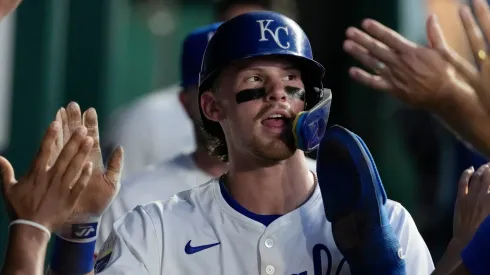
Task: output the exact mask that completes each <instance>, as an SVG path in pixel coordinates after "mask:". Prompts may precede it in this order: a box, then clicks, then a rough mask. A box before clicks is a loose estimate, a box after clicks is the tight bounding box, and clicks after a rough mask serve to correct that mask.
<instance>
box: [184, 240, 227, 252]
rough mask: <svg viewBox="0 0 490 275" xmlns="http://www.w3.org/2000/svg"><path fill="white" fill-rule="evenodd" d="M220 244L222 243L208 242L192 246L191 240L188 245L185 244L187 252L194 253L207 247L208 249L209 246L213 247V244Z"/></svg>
mask: <svg viewBox="0 0 490 275" xmlns="http://www.w3.org/2000/svg"><path fill="white" fill-rule="evenodd" d="M218 244H220V243H212V244H206V245H201V246H191V241H189V242H188V243H187V244H186V245H185V249H184V250H185V253H186V254H189V255H190V254H194V253H197V252H200V251H203V250H205V249H208V248H211V247H213V246H217V245H218Z"/></svg>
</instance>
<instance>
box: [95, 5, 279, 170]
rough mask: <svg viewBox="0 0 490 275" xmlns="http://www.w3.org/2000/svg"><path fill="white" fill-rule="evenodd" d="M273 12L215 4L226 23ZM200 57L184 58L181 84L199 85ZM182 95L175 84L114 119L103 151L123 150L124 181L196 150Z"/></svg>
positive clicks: (138, 101)
mask: <svg viewBox="0 0 490 275" xmlns="http://www.w3.org/2000/svg"><path fill="white" fill-rule="evenodd" d="M270 8H271V4H270V3H269V1H267V0H221V1H219V2H218V3H216V10H215V13H216V15H215V16H216V18H217V19H219V20H218V21H226V20H228V19H230V18H233V17H234V16H236V15H239V14H242V13H245V12H249V11H253V10H268V9H270ZM189 54H191V52H189ZM197 56H198V54H196V55H195V56H192V57H191V56H187V57H186V56H183V60H182V61H183V62H185V63H186V64H183V66H182V67H181V78H182V81H183V83H182V84H186V82H189V83H193V82H196V83H197V81H198V74H199V71H200V69H201V60H199V59H198V57H197ZM181 92H182V87H181V85H179V84H175V85H172V86H170V87H167V88H164V89H162V90H159V91H155V92H152V93H150V94H147V95H145V96H143V97H141V98H138V99H136V100H135V101H134V102H130V103H129V104H128V105H127V106H123V107H122V108H120V109H119V110H117V111H116V112H114V113H113V114H112V115H111V118H110V121H109V123H107V125H108V127H107V129H106V130H105V131H104V135H103V136H104V144H102V147H103V151H104V152H111V151H112V149H113V148H114V146H115V145H116V144H118V145H121V146H123V148H124V151H125V155H126V162H125V163H124V171H123V175H122V177H123V179H126V178H127V177H128V176H130V175H132V174H135V173H136V172H139V171H141V170H142V169H143V168H145V167H146V166H148V165H152V164H155V163H157V162H160V161H162V160H164V159H168V158H171V157H173V156H175V155H176V154H180V153H182V152H183V151H188V152H192V151H193V150H195V149H196V142H198V141H196V140H195V137H196V135H194V133H195V127H194V125H193V124H192V122H191V120H189V116H188V114H187V113H186V111H185V110H184V108H183V106H182V102H181V99H180V95H181V94H182V93H181ZM105 155H106V154H105Z"/></svg>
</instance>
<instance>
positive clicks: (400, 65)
mask: <svg viewBox="0 0 490 275" xmlns="http://www.w3.org/2000/svg"><path fill="white" fill-rule="evenodd" d="M362 27H363V29H364V30H365V32H364V31H361V30H360V29H357V28H355V27H350V28H348V29H347V32H346V34H347V40H346V41H345V43H344V50H345V51H346V52H347V53H349V54H350V55H351V56H353V57H354V58H355V59H357V60H358V61H360V62H361V63H362V64H363V65H365V66H366V67H368V68H369V69H371V70H373V71H374V72H375V74H371V73H368V72H366V71H365V70H363V69H360V68H357V67H354V68H351V69H350V70H349V73H350V75H351V77H352V78H353V79H355V80H357V81H359V82H361V83H363V84H365V85H367V86H369V87H372V88H374V89H377V90H381V91H385V92H388V93H390V94H392V95H394V96H396V97H397V98H399V99H401V100H402V101H404V102H405V103H408V104H410V105H412V106H415V107H420V108H425V109H429V110H437V109H438V108H440V107H441V105H443V104H445V103H446V102H448V103H447V104H450V103H449V101H450V100H451V99H452V96H451V93H452V92H453V91H454V90H456V89H459V90H464V91H466V92H468V93H472V92H473V90H472V88H471V87H469V86H468V85H467V84H466V83H465V82H464V81H460V79H459V78H458V75H457V72H456V69H455V68H454V67H453V66H452V64H450V63H449V62H447V61H446V59H445V58H444V57H443V56H442V55H441V54H440V53H439V52H438V51H437V50H435V49H432V48H429V47H423V46H420V45H417V44H415V43H413V42H411V41H409V40H407V39H406V38H404V37H403V36H401V35H400V34H398V33H396V32H395V31H393V30H391V29H389V28H388V27H386V26H384V25H382V24H381V23H379V22H377V21H374V20H371V19H367V20H364V22H363V23H362ZM427 32H428V35H429V37H435V38H434V39H432V41H433V43H434V44H436V45H433V46H436V47H446V44H445V40H444V36H443V35H442V31H441V29H440V27H439V25H438V24H437V22H436V18H435V17H434V16H431V17H430V18H429V20H428V22H427ZM436 38H438V39H436Z"/></svg>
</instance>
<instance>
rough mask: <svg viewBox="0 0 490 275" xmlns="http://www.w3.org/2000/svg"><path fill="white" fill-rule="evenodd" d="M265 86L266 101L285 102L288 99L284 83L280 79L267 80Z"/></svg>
mask: <svg viewBox="0 0 490 275" xmlns="http://www.w3.org/2000/svg"><path fill="white" fill-rule="evenodd" d="M268 84H269V85H268V87H267V95H266V100H267V101H280V102H285V101H287V100H288V94H287V92H286V85H284V83H283V82H282V81H277V80H273V81H269V83H268Z"/></svg>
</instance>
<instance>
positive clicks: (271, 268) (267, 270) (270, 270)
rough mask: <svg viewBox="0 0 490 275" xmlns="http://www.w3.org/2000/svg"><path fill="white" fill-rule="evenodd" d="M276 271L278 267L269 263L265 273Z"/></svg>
mask: <svg viewBox="0 0 490 275" xmlns="http://www.w3.org/2000/svg"><path fill="white" fill-rule="evenodd" d="M274 272H276V269H275V268H274V267H273V266H272V265H268V266H267V267H266V268H265V273H267V274H269V275H271V274H274Z"/></svg>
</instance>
